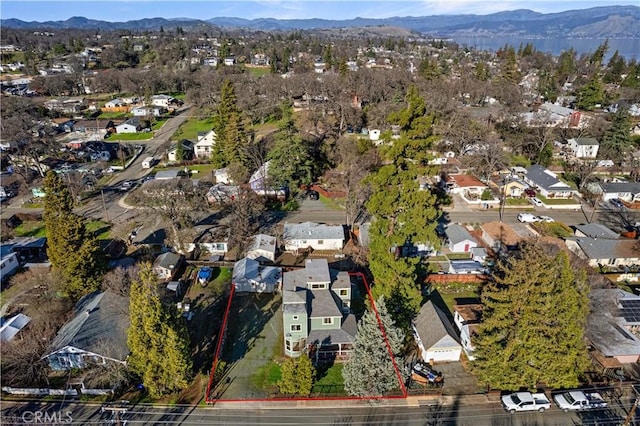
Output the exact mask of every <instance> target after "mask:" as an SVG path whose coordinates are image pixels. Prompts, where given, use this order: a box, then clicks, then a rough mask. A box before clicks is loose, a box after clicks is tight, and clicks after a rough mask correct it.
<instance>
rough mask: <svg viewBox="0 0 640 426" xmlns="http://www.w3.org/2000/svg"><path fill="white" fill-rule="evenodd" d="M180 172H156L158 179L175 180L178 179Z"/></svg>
mask: <svg viewBox="0 0 640 426" xmlns="http://www.w3.org/2000/svg"><path fill="white" fill-rule="evenodd" d="M178 173H180V170H160V171H159V172H156V179H175V178H177V177H178Z"/></svg>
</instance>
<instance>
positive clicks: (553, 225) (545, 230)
mask: <svg viewBox="0 0 640 426" xmlns="http://www.w3.org/2000/svg"><path fill="white" fill-rule="evenodd" d="M532 226H533V228H534V229H535V230H536V231H538V232H540V233H541V234H542V235H548V236H551V237H557V238H565V237H570V236H572V235H573V231H572V230H571V228H569V227H568V226H567V225H565V224H564V223H561V222H550V223H546V222H537V223H533V224H532Z"/></svg>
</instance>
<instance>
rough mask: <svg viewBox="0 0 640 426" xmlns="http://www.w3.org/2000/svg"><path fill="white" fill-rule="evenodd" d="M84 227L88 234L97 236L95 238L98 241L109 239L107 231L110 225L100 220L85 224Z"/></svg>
mask: <svg viewBox="0 0 640 426" xmlns="http://www.w3.org/2000/svg"><path fill="white" fill-rule="evenodd" d="M85 226H86V228H87V231H88V232H91V233H95V234H97V235H96V238H98V239H99V240H106V239H108V238H109V231H110V229H111V225H110V224H108V223H106V222H103V221H101V220H92V221H90V222H87V223H86V225H85Z"/></svg>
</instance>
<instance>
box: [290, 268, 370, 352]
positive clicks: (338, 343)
mask: <svg viewBox="0 0 640 426" xmlns="http://www.w3.org/2000/svg"><path fill="white" fill-rule="evenodd" d="M351 296H352V285H351V277H350V276H349V274H348V273H347V272H340V271H336V270H333V269H329V264H328V262H327V259H307V260H306V261H305V267H304V268H303V269H298V270H294V271H291V272H287V273H285V274H284V277H283V297H282V300H283V303H282V316H283V323H284V353H285V355H287V356H290V357H298V356H300V355H301V354H303V353H307V354H309V356H310V357H312V359H313V358H315V360H318V359H321V358H333V359H336V358H337V359H344V358H346V357H348V355H349V353H350V352H351V350H352V348H353V344H354V342H355V336H356V334H357V324H356V318H355V316H354V315H353V313H351Z"/></svg>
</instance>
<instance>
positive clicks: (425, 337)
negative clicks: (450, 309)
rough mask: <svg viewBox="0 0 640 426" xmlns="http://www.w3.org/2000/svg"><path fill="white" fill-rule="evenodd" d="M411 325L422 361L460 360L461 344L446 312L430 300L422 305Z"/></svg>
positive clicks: (431, 362)
mask: <svg viewBox="0 0 640 426" xmlns="http://www.w3.org/2000/svg"><path fill="white" fill-rule="evenodd" d="M411 327H412V329H413V334H414V338H415V340H416V343H417V344H418V347H419V348H420V356H421V358H422V360H423V361H424V362H426V363H429V364H433V363H436V362H452V361H459V360H460V354H461V352H462V345H461V344H460V341H459V338H458V334H457V333H456V330H455V328H454V326H453V324H451V321H449V318H448V317H447V315H446V313H445V312H444V311H443V310H442V309H440V308H439V307H438V306H436V305H434V304H433V302H431V300H429V301H428V302H427V303H425V304H424V305H422V307H421V308H420V312H419V313H418V316H417V317H416V319H415V320H413V321H412V324H411Z"/></svg>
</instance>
